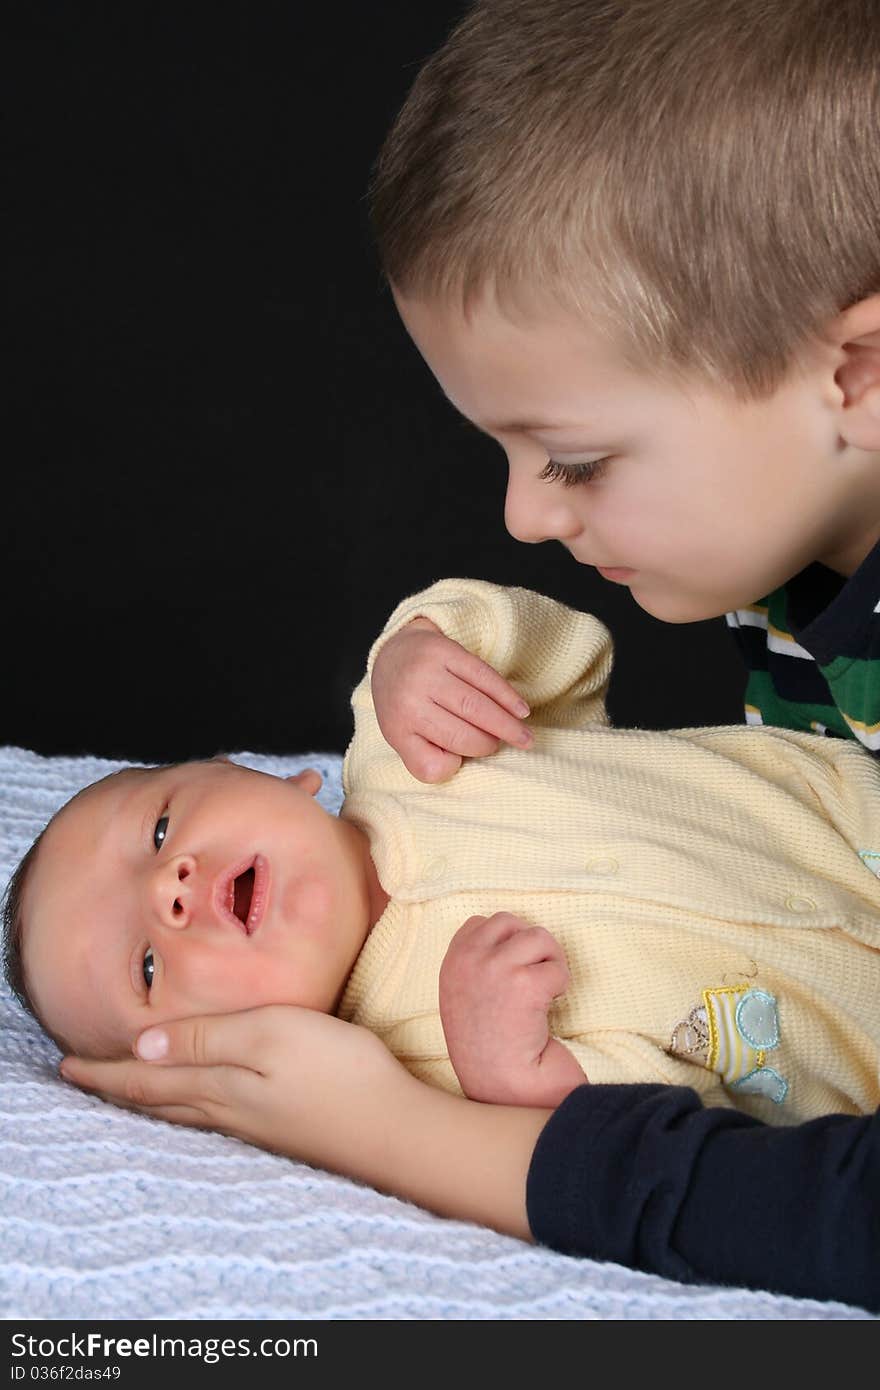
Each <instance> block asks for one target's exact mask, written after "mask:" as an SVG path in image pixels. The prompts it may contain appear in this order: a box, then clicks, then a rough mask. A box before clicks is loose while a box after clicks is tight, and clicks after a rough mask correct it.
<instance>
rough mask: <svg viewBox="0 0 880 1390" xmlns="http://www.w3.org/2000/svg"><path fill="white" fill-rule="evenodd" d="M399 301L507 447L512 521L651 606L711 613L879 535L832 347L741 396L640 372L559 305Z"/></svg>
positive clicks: (842, 567) (868, 476) (697, 615)
mask: <svg viewBox="0 0 880 1390" xmlns="http://www.w3.org/2000/svg"><path fill="white" fill-rule="evenodd" d="M395 298H396V302H397V306H398V309H399V310H400V313H401V316H402V318H403V321H404V323H405V325H406V327H407V329H408V331H409V333H410V335H411V336H412V338H413V340H414V342H415V344H416V346H417V347H418V348H419V351H420V352H421V353H422V355H423V357H424V358H425V359H426V361H427V363H428V365H429V366H430V368H431V370H432V371H433V373H434V375H435V376H436V378H437V380H438V381H439V383H440V385H441V386H442V387H443V390H444V391H445V393H446V395H447V396H448V398H449V400H450V401H451V402H452V404H453V405H454V406H455V407H456V409H458V410H459V411H460V412H461V413H462V414H463V415H464V416H466V417H467V418H468V419H469V420H471V421H472V422H473V423H474V424H476V425H477V426H478V427H479V428H480V429H482V430H483V431H484V432H485V433H487V434H489V435H491V436H492V437H493V438H494V439H496V440H497V441H498V443H499V444H500V445H501V446H502V448H503V449H504V451H505V453H506V455H507V460H508V465H509V481H508V486H507V500H506V507H505V521H506V523H507V528H508V530H509V531H510V532H511V534H512V535H513V536H515V537H516V538H517V539H519V540H522V541H531V542H535V541H543V540H558V541H561V542H562V543H563V544H564V545H565V546H566V548H567V549H568V550H569V551H570V552H571V554H572V555H573V556H574V558H575V560H577V561H578V563H580V564H584V565H594V566H595V567H596V568H597V569H599V571H600V573H603V574H604V575H605V577H606V578H608V579H611V580H613V581H615V582H617V583H620V584H624V585H626V586H627V587H628V588H629V589H630V591H631V592H632V595H633V597H634V598H635V600H636V602H637V603H639V604H640V605H641V607H642V608H644V609H646V610H647V612H649V613H652V614H653V615H654V616H655V617H658V618H662V619H664V620H665V621H667V622H692V621H696V620H698V619H702V618H710V617H716V616H718V615H720V614H722V613H725V612H727V611H728V610H730V609H736V608H740V607H743V606H745V605H746V604H749V603H753V602H754V601H755V600H757V599H759V598H761V597H763V596H764V595H765V594H767V593H769V592H771V591H772V590H773V589H775V588H777V587H778V586H779V585H780V584H782V583H784V582H785V581H786V580H787V579H789V578H790V577H791V576H792V575H793V574H796V573H797V572H798V571H799V570H801V569H803V568H804V566H805V565H807V564H809V563H810V562H812V561H814V560H822V561H824V563H826V564H828V565H830V567H831V568H833V569H837V570H839V571H840V572H841V573H849V572H851V571H852V569H854V568H855V567H856V566H857V565H858V564H859V563H860V561H861V559H862V558H864V555H866V554H867V553H868V550H870V548H871V546H872V545H873V543H874V541H875V540H876V539H877V531H878V527H877V523H876V516H877V505H876V504H877V502H878V500H880V498H878V487H880V485H878V482H877V480H876V479H877V474H878V470H877V468H876V465H875V462H874V466H873V467H872V458H871V456H870V455H869V454H867V453H863V452H862V451H859V450H853V449H851V448H848V449H844V447H843V441H842V440H841V439H840V438H839V436H838V429H837V426H838V423H839V421H838V419H837V417H836V415H835V410H834V408H833V407H834V404H835V402H836V398H835V396H834V360H833V356H834V351H835V350H834V348H833V347H832V345H831V344H828V345H827V347H825V346H821V345H817V347H816V349H815V362H814V363H813V364H812V366H811V367H810V369H809V371H804V372H802V373H801V374H800V375H797V376H795V375H792V376H791V378H790V379H788V380H787V381H786V382H785V383H784V384H783V385H781V386H780V387H779V389H778V390H777V391H776V392H774V393H773V395H771V396H770V397H769V398H767V399H766V400H763V401H758V402H753V403H748V404H746V403H742V402H740V401H737V400H735V399H734V398H733V397H732V395H730V394H728V393H722V392H721V391H720V390H718V391H716V390H713V389H710V388H709V387H707V386H703V385H697V384H693V385H692V386H691V387H689V389H687V390H685V388H684V386H682V385H680V384H678V383H673V382H672V381H671V380H670V379H665V380H664V379H661V378H660V377H656V376H652V375H650V374H648V373H645V372H638V371H636V370H634V369H633V368H632V367H630V366H629V365H628V364H627V363H626V361H625V360H624V358H623V355H622V354H621V353H620V351H619V350H618V349H617V347H616V346H615V345H614V344H613V343H611V342H610V341H609V339H608V337H607V336H606V335H601V334H600V333H599V332H598V331H596V330H594V329H592V328H591V327H590V326H589V325H588V324H585V323H584V322H582V321H581V320H579V319H578V320H576V319H574V318H573V317H569V316H566V315H564V314H563V313H562V312H561V311H557V312H553V311H552V310H550V309H548V310H546V311H541V310H540V309H538V308H536V309H535V310H534V313H533V314H532V315H531V316H526V315H523V317H522V318H518V319H517V320H516V321H513V320H512V318H511V317H509V316H507V315H506V314H504V313H502V312H501V311H500V310H499V308H498V307H497V304H496V303H495V302H494V300H493V299H492V298H490V297H489V296H485V295H484V296H483V298H482V299H480V300H479V301H478V302H477V304H476V305H475V306H473V308H472V310H471V311H470V312H469V313H468V315H467V316H465V315H464V314H462V313H461V312H460V311H459V310H458V309H456V308H455V307H454V306H452V305H450V304H447V303H444V302H437V301H433V300H430V301H426V300H420V299H412V298H407V297H406V296H404V295H401V294H399V293H397V294H396V295H395ZM603 460H604V461H603ZM859 479H860V480H861V483H860V484H859V485H858V486H856V484H857V482H858V480H859ZM872 479H873V481H872ZM871 488H873V493H870V489H871ZM869 494H870V495H869ZM871 497H873V503H872V502H871V500H870V498H871Z"/></svg>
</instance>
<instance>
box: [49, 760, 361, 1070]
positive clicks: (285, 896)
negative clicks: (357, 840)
mask: <svg viewBox="0 0 880 1390" xmlns="http://www.w3.org/2000/svg"><path fill="white" fill-rule="evenodd" d="M320 781H321V779H320V776H319V775H318V773H316V772H307V773H302V774H299V775H298V777H297V778H295V779H291V780H287V781H285V780H282V779H280V778H277V777H272V776H268V775H266V774H264V773H261V772H254V771H251V770H250V769H247V768H241V767H237V766H235V765H234V764H232V763H228V762H221V761H215V762H207V763H189V764H183V765H181V766H177V767H171V768H159V769H150V770H143V771H141V770H129V771H125V772H122V773H119V774H117V775H116V776H113V777H110V778H108V779H106V780H105V781H103V782H100V783H98V784H96V785H95V786H94V787H91V788H89V789H88V790H87V791H86V792H84V793H83V794H82V795H81V796H79V797H77V798H76V799H75V800H74V801H73V802H71V803H70V804H69V805H68V806H67V807H65V808H64V810H63V811H62V812H61V813H60V815H59V816H58V817H57V818H56V820H55V821H54V822H53V823H52V824H51V825H50V826H49V828H48V830H47V831H46V834H45V837H44V839H43V842H42V844H41V845H40V848H39V850H38V853H37V856H36V859H35V862H34V864H33V866H32V871H31V874H30V875H29V878H28V881H27V884H26V887H25V892H24V898H23V919H24V929H23V937H22V948H23V963H24V969H25V976H26V978H27V980H28V982H29V986H30V989H31V993H32V996H33V999H34V1003H35V1005H36V1007H37V1010H38V1012H39V1013H40V1015H41V1017H42V1018H43V1019H44V1021H45V1022H46V1023H47V1025H48V1026H49V1028H50V1029H51V1030H52V1031H53V1032H54V1033H55V1034H56V1035H58V1036H60V1037H62V1038H63V1039H64V1040H65V1042H66V1043H67V1044H68V1046H69V1047H70V1048H71V1050H73V1051H77V1052H82V1053H84V1054H87V1055H93V1056H99V1057H111V1056H116V1055H121V1054H123V1053H128V1052H129V1051H130V1049H131V1044H132V1042H133V1041H134V1039H135V1038H136V1037H137V1035H138V1034H139V1033H140V1032H141V1030H142V1029H143V1028H145V1027H147V1026H149V1025H150V1024H153V1023H161V1022H163V1021H165V1020H168V1019H172V1018H180V1017H184V1016H186V1015H193V1014H207V1013H225V1012H228V1011H231V1010H237V1009H249V1008H254V1007H256V1006H257V1005H260V1004H271V1003H275V1004H277V1003H288V1004H301V1005H305V1006H306V1007H308V1008H313V1009H320V1010H323V1011H329V1010H331V1009H333V1007H334V1006H335V1003H336V1001H337V998H338V995H339V993H340V990H341V988H342V986H343V984H344V982H345V980H346V978H347V977H348V974H349V972H350V971H351V968H352V965H353V964H354V961H355V959H356V957H357V954H358V952H359V950H360V948H361V946H362V945H363V941H364V938H365V936H366V932H367V930H368V928H369V908H368V899H367V895H366V890H365V887H364V879H365V873H364V863H363V860H362V859H361V858H360V857H359V853H358V851H357V850H356V849H354V848H353V840H352V835H353V834H354V830H353V827H352V826H350V825H347V824H346V823H344V822H342V821H339V820H337V818H336V817H335V816H331V815H329V814H328V813H327V812H326V811H324V810H323V808H322V807H321V806H319V805H318V804H317V803H316V802H315V801H314V799H313V796H314V793H315V792H316V791H317V790H318V788H319V786H320ZM364 843H365V842H364Z"/></svg>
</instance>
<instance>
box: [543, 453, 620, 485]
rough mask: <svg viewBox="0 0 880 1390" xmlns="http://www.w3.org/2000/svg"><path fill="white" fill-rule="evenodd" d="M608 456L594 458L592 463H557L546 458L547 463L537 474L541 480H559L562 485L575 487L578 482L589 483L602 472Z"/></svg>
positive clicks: (550, 481) (549, 481)
mask: <svg viewBox="0 0 880 1390" xmlns="http://www.w3.org/2000/svg"><path fill="white" fill-rule="evenodd" d="M609 461H610V460H609V459H608V458H602V459H594V460H593V462H592V463H557V462H556V460H555V459H548V461H547V465H546V467H545V468H543V469H542V470H541V472H540V473H539V474H538V477H539V478H540V479H541V481H542V482H546V483H555V482H561V483H562V486H563V487H577V485H578V483H591V482H592V481H593V479H594V478H598V477H599V475H600V474H601V473H602V472H603V470H604V468H605V465H606V464H607V463H608V462H609Z"/></svg>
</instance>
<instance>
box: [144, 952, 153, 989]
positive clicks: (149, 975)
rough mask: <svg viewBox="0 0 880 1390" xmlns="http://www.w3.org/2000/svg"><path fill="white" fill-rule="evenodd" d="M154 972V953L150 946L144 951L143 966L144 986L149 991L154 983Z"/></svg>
mask: <svg viewBox="0 0 880 1390" xmlns="http://www.w3.org/2000/svg"><path fill="white" fill-rule="evenodd" d="M153 970H154V966H153V952H152V951H151V950H150V948H149V946H148V947H147V949H146V950H145V951H144V964H143V972H144V984H145V985H146V986H147V989H149V988H150V985H151V984H152V983H153Z"/></svg>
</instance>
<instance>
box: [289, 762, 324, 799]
mask: <svg viewBox="0 0 880 1390" xmlns="http://www.w3.org/2000/svg"><path fill="white" fill-rule="evenodd" d="M284 780H285V782H295V783H296V785H297V786H298V787H302V789H303V791H304V792H306V793H307V794H308V795H309V796H317V794H318V792H319V791H320V790H321V786H322V784H323V781H324V779H323V777H322V776H321V774H320V772H318V771H316V769H315V768H313V767H305V768H303V770H302V772H292V773H291V774H290V776H289V777H285V779H284Z"/></svg>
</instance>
